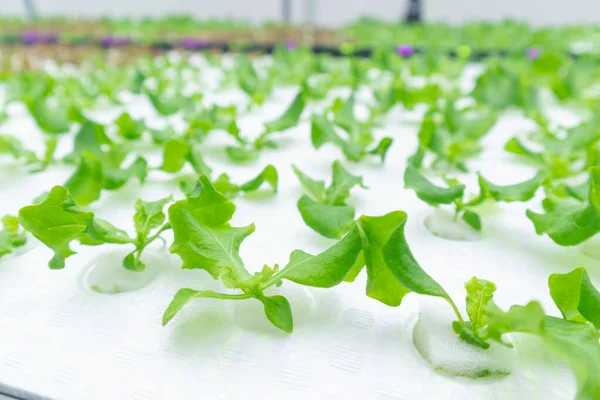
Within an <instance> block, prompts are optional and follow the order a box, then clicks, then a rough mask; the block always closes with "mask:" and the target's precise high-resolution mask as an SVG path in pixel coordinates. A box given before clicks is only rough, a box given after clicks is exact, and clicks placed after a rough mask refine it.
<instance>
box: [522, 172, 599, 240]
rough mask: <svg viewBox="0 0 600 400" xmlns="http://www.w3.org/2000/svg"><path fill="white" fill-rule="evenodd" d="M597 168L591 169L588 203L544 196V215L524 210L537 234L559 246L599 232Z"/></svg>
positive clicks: (585, 238) (584, 238)
mask: <svg viewBox="0 0 600 400" xmlns="http://www.w3.org/2000/svg"><path fill="white" fill-rule="evenodd" d="M599 192H600V167H592V168H590V191H589V195H588V196H589V200H588V202H587V204H581V203H580V202H573V201H567V200H561V201H555V200H551V199H549V198H547V199H546V200H544V203H543V206H544V210H545V211H546V213H545V214H538V213H535V212H533V211H531V210H527V217H528V218H529V219H530V220H531V221H532V222H533V224H534V226H535V231H536V232H537V234H538V235H542V234H544V233H545V234H547V235H548V236H549V237H550V238H551V239H552V240H553V241H554V242H555V243H557V244H559V245H561V246H574V245H576V244H579V243H581V242H583V241H585V240H587V239H589V238H590V237H592V236H594V235H595V234H596V233H598V231H600V199H599Z"/></svg>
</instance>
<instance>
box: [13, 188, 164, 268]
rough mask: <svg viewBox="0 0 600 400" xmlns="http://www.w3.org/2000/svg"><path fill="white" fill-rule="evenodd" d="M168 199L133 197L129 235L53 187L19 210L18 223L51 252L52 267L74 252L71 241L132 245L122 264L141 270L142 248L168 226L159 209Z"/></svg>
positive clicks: (68, 194) (143, 266) (63, 262)
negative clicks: (133, 213)
mask: <svg viewBox="0 0 600 400" xmlns="http://www.w3.org/2000/svg"><path fill="white" fill-rule="evenodd" d="M170 201H171V197H170V196H169V197H167V198H164V199H160V200H157V201H153V202H146V201H142V200H137V201H136V203H135V210H136V212H135V215H134V216H133V220H134V226H135V231H136V235H135V236H133V237H132V236H129V235H128V234H127V232H125V231H123V230H121V229H119V228H117V227H115V226H114V225H112V224H111V223H110V222H108V221H105V220H103V219H100V218H97V217H95V216H94V213H92V212H89V211H85V210H83V209H82V208H80V207H78V206H77V204H76V203H75V201H74V199H73V197H72V196H71V194H70V193H69V191H68V190H67V189H66V188H65V187H63V186H55V187H54V188H52V190H50V192H49V193H48V194H47V195H45V196H43V197H42V198H40V199H39V200H38V202H37V203H36V204H33V205H30V206H26V207H23V208H21V209H20V210H19V223H20V224H21V226H23V228H24V229H25V230H26V231H28V232H29V233H31V234H32V235H33V236H35V237H36V238H37V239H39V240H40V241H41V242H42V243H44V244H45V245H46V246H48V247H49V248H50V249H52V250H53V251H54V256H53V257H52V259H51V260H50V262H49V263H48V266H49V267H50V268H52V269H62V268H64V267H65V261H66V259H67V258H68V257H70V256H72V255H73V254H75V252H74V251H73V250H72V249H71V243H72V242H73V241H79V243H81V244H82V245H85V246H99V245H103V244H122V245H133V246H134V247H135V248H134V250H133V251H132V252H131V253H129V254H128V255H127V256H126V257H125V258H124V260H123V267H125V268H126V269H128V270H131V271H142V270H143V269H144V268H145V265H144V263H143V262H142V261H141V256H142V252H143V251H144V249H145V248H146V247H147V246H148V245H149V244H150V243H152V242H154V241H155V240H156V239H160V234H161V233H162V232H164V231H166V230H168V229H171V226H170V225H169V223H168V222H167V223H165V219H166V218H165V214H164V213H163V211H162V209H163V207H164V206H165V205H166V204H167V203H169V202H170Z"/></svg>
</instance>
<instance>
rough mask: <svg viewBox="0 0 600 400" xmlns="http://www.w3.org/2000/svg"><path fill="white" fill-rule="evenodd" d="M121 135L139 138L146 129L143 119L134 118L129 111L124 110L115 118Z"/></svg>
mask: <svg viewBox="0 0 600 400" xmlns="http://www.w3.org/2000/svg"><path fill="white" fill-rule="evenodd" d="M115 124H116V126H117V132H118V133H119V136H121V137H123V138H125V139H127V140H138V139H140V138H141V137H142V134H143V133H144V131H145V130H146V124H145V123H144V121H142V120H134V119H133V118H132V117H131V115H129V113H127V112H124V113H123V114H121V115H120V116H119V118H117V119H116V120H115Z"/></svg>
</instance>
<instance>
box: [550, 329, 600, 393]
mask: <svg viewBox="0 0 600 400" xmlns="http://www.w3.org/2000/svg"><path fill="white" fill-rule="evenodd" d="M543 338H544V340H545V341H546V342H547V343H548V344H549V345H550V347H551V348H552V349H554V350H555V351H557V352H558V353H559V354H560V355H561V356H562V358H564V359H565V360H566V361H568V362H569V364H570V365H571V368H572V369H573V372H574V374H575V380H576V381H577V394H576V396H575V399H577V400H593V399H598V398H600V345H598V340H599V336H598V331H597V330H596V329H595V328H594V327H593V326H591V325H589V324H580V323H577V322H570V321H565V320H561V319H558V318H552V317H546V318H545V320H544V334H543Z"/></svg>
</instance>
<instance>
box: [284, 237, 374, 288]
mask: <svg viewBox="0 0 600 400" xmlns="http://www.w3.org/2000/svg"><path fill="white" fill-rule="evenodd" d="M361 250H362V243H361V240H360V236H359V234H358V229H357V228H356V226H354V227H352V228H351V229H350V231H349V232H348V233H347V234H346V235H345V236H344V237H343V238H342V239H341V240H340V241H339V242H337V243H336V244H334V245H333V246H331V247H330V248H328V249H327V250H325V251H324V252H322V253H320V254H317V255H315V256H313V255H310V254H308V253H306V252H304V251H302V250H294V251H293V252H292V253H291V254H290V261H289V262H288V264H287V265H286V266H285V268H283V269H282V270H281V272H280V273H279V274H278V275H277V277H278V278H279V279H288V280H290V281H292V282H296V283H299V284H301V285H306V286H314V287H321V288H329V287H333V286H336V285H338V284H339V283H341V282H342V281H343V280H344V278H345V277H346V275H347V274H348V272H349V271H350V269H351V268H352V267H353V265H354V264H355V262H356V260H357V257H358V255H359V253H360V252H361Z"/></svg>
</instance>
